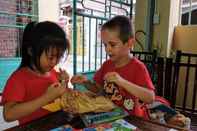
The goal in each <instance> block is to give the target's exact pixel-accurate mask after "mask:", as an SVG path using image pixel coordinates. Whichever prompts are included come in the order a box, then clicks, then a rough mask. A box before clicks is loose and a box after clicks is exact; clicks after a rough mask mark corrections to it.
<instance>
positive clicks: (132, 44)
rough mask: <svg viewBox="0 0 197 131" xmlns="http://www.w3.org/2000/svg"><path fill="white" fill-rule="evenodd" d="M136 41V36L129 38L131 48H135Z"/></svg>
mask: <svg viewBox="0 0 197 131" xmlns="http://www.w3.org/2000/svg"><path fill="white" fill-rule="evenodd" d="M134 43H135V39H134V38H129V40H128V46H129V48H133V46H134Z"/></svg>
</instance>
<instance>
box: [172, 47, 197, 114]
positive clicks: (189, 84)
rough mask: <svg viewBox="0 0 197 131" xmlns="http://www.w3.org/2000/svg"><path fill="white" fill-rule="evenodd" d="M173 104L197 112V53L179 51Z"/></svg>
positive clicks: (175, 69)
mask: <svg viewBox="0 0 197 131" xmlns="http://www.w3.org/2000/svg"><path fill="white" fill-rule="evenodd" d="M172 96H173V104H172V105H173V106H174V107H175V108H176V109H177V110H179V111H181V112H182V113H188V114H194V113H195V114H197V54H193V53H184V52H182V51H177V53H176V60H175V63H174V74H173V81H172Z"/></svg>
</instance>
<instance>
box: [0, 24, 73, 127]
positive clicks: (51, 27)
mask: <svg viewBox="0 0 197 131" xmlns="http://www.w3.org/2000/svg"><path fill="white" fill-rule="evenodd" d="M69 49H70V46H69V42H68V40H67V39H66V34H65V32H64V31H63V30H62V29H61V28H60V27H59V26H58V25H57V24H55V23H53V22H49V21H45V22H40V23H36V22H31V23H29V24H28V25H27V26H26V28H25V30H24V33H23V41H22V62H21V65H20V66H19V68H18V69H17V70H16V71H15V72H14V73H13V74H12V75H11V76H10V78H9V79H8V81H7V83H6V86H5V88H4V91H3V95H2V103H3V106H4V109H3V110H4V111H3V113H4V118H5V120H6V121H14V120H19V124H24V123H26V122H29V121H32V120H35V119H37V118H40V117H42V116H45V115H47V114H49V113H50V112H49V111H47V110H44V109H43V108H41V107H42V106H44V105H46V104H48V103H50V102H53V101H54V100H55V99H56V98H57V97H60V96H61V95H62V94H63V93H65V91H66V90H65V88H66V87H67V82H68V80H69V76H68V74H67V73H66V71H63V70H60V72H56V71H55V70H54V67H55V66H56V65H57V64H58V62H59V61H60V59H62V58H63V55H64V53H65V52H66V53H67V54H68V53H69ZM60 80H62V81H63V82H65V84H62V83H60Z"/></svg>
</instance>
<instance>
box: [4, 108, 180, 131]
mask: <svg viewBox="0 0 197 131" xmlns="http://www.w3.org/2000/svg"><path fill="white" fill-rule="evenodd" d="M125 120H127V121H128V122H130V123H131V124H133V125H135V126H137V127H138V128H139V129H140V131H141V130H142V131H169V130H170V129H172V128H174V129H177V130H184V129H182V128H177V127H173V126H170V125H164V124H160V123H156V122H153V121H148V120H143V119H141V118H138V117H134V116H130V117H126V118H125ZM65 124H70V125H72V126H73V127H74V128H84V127H85V125H84V124H83V122H82V120H81V118H80V117H79V116H75V117H73V118H72V117H71V116H70V115H69V114H67V113H65V112H63V111H58V112H55V113H52V114H49V115H48V116H46V117H43V118H41V119H38V120H35V121H32V122H31V123H27V124H25V125H20V126H16V127H13V128H10V129H7V130H6V131H47V130H49V129H53V128H56V127H59V126H62V125H65Z"/></svg>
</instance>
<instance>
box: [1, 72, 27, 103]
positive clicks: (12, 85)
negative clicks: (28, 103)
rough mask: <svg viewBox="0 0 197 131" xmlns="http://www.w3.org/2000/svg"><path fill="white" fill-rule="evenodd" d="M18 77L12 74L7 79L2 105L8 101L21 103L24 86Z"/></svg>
mask: <svg viewBox="0 0 197 131" xmlns="http://www.w3.org/2000/svg"><path fill="white" fill-rule="evenodd" d="M23 82H24V81H23V80H22V79H21V77H20V75H19V74H17V73H16V72H14V73H13V74H12V75H11V77H10V78H9V79H8V81H7V83H6V86H5V88H4V91H3V95H2V103H3V104H4V103H5V102H9V101H16V102H21V101H23V98H24V97H25V86H24V84H23Z"/></svg>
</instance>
